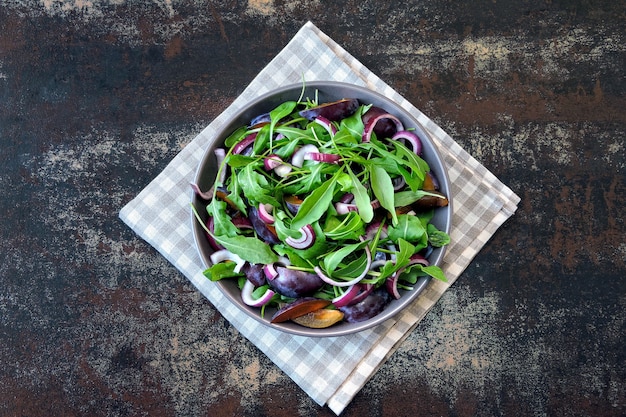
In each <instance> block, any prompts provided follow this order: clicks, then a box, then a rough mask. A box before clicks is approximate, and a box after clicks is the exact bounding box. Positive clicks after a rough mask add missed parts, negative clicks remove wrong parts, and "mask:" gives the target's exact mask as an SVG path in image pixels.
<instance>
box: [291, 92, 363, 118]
mask: <svg viewBox="0 0 626 417" xmlns="http://www.w3.org/2000/svg"><path fill="white" fill-rule="evenodd" d="M358 108H359V100H357V99H355V98H343V99H341V100H337V101H333V102H330V103H324V104H320V105H319V106H317V107H313V108H310V109H306V110H301V111H300V112H299V114H300V116H302V117H304V118H305V119H307V120H314V119H315V118H316V117H320V116H321V117H325V118H326V119H328V120H330V121H333V122H336V121H339V120H342V119H345V118H346V117H348V116H350V115H352V114H353V113H354V112H355V111H356V110H357V109H358Z"/></svg>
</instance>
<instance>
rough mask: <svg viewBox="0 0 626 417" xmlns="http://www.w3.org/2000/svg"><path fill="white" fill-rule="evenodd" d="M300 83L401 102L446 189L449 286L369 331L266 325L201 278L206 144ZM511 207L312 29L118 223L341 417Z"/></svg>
mask: <svg viewBox="0 0 626 417" xmlns="http://www.w3.org/2000/svg"><path fill="white" fill-rule="evenodd" d="M303 79H304V80H306V81H316V80H333V81H342V82H347V83H352V84H358V85H362V86H366V87H369V88H370V89H372V90H376V91H378V92H380V93H382V94H384V95H386V96H388V97H390V98H391V99H393V100H395V101H396V102H398V103H399V104H400V105H401V106H402V107H404V108H405V109H406V110H408V111H409V112H410V113H412V114H413V115H414V116H415V118H416V119H417V120H418V121H419V122H421V124H422V125H423V126H424V127H425V128H426V129H427V130H428V131H429V132H430V133H431V135H432V137H433V139H434V141H435V144H436V145H437V146H438V148H439V151H440V153H441V154H442V156H443V157H444V160H445V163H446V165H447V168H448V172H449V176H450V181H451V183H452V188H451V193H452V198H453V208H454V214H453V224H452V229H451V231H450V236H451V241H452V243H451V244H450V245H449V247H448V249H447V252H446V255H445V258H444V262H443V264H442V265H441V267H442V268H443V270H444V272H445V274H446V276H447V277H448V282H447V283H443V282H441V281H438V280H431V282H430V283H429V285H428V286H427V288H426V289H425V291H424V292H423V293H422V294H421V295H420V296H419V297H418V298H417V299H416V300H415V302H414V303H413V304H412V305H411V306H410V308H408V309H406V310H405V311H403V312H402V313H400V314H399V315H397V316H396V317H394V318H393V319H390V320H388V321H386V322H385V323H383V324H381V325H379V326H377V327H375V328H372V329H369V330H365V331H363V332H360V333H357V334H353V335H350V336H343V337H332V338H309V337H303V336H295V335H290V334H287V333H284V332H281V331H278V330H274V329H271V328H268V327H267V326H265V325H263V324H261V323H259V322H257V321H256V320H254V319H252V318H250V317H248V316H247V315H246V314H244V313H243V312H241V311H240V310H239V309H238V307H236V306H235V305H234V304H232V303H231V302H230V301H228V300H227V299H226V298H224V297H223V296H222V295H221V292H220V291H219V290H218V289H217V287H216V286H215V284H214V283H212V282H210V281H209V280H208V279H206V278H205V277H204V275H203V274H202V271H203V269H204V267H203V264H202V261H201V260H200V257H199V255H198V253H197V251H196V247H195V244H194V239H193V233H192V229H191V221H190V206H189V203H190V200H191V194H190V187H189V183H190V182H192V181H193V180H194V176H195V172H196V169H197V167H198V164H199V163H200V160H201V158H202V156H203V154H204V152H205V149H206V145H207V143H208V142H209V140H210V138H211V137H212V136H213V135H214V134H215V133H216V132H217V131H218V130H219V129H220V128H221V127H222V126H223V125H224V123H225V121H226V120H227V119H228V118H229V116H230V115H232V114H234V113H236V112H237V110H238V109H240V108H241V107H242V106H244V105H245V104H247V103H248V102H249V101H250V100H251V99H253V98H255V97H257V96H259V95H261V94H263V93H266V92H268V91H269V90H272V89H274V88H277V87H280V86H284V85H286V84H293V83H298V82H301V81H302V80H303ZM518 202H519V197H518V196H517V195H515V194H514V193H513V192H512V191H511V190H510V189H509V188H508V187H507V186H505V185H504V184H502V183H501V182H500V181H499V180H498V179H497V178H496V177H495V176H494V175H493V174H492V173H490V172H489V171H488V170H487V169H486V168H485V167H484V166H482V165H481V164H480V163H478V162H477V161H476V160H475V159H474V158H473V157H471V156H470V155H469V154H468V153H467V152H465V151H464V150H463V149H462V148H461V147H460V146H459V145H458V144H457V143H456V142H455V141H454V140H453V139H452V138H451V137H450V136H448V135H447V134H446V133H445V132H444V131H443V130H442V129H441V128H440V127H439V126H437V125H436V124H435V123H434V122H433V121H432V120H430V119H429V118H428V117H426V116H425V115H424V114H422V113H421V112H420V111H419V110H418V109H416V108H415V107H414V106H413V105H411V103H409V102H408V101H407V100H405V99H404V98H403V97H402V96H401V95H400V94H398V93H397V92H396V91H394V90H393V89H392V88H391V87H390V86H389V85H387V84H386V83H384V82H383V81H382V80H381V79H380V78H378V77H377V76H376V75H375V74H373V73H372V72H371V71H369V70H368V69H367V68H366V67H365V66H363V64H361V63H360V62H359V61H358V60H356V59H355V58H354V57H353V56H351V55H350V54H349V53H348V52H346V51H345V50H344V49H343V48H342V47H341V46H339V45H338V44H337V43H335V42H334V41H333V40H332V39H330V38H329V37H328V36H326V35H325V34H324V33H322V32H321V31H320V30H319V29H318V28H317V27H316V26H315V25H313V24H312V23H311V22H309V23H307V24H305V25H304V26H303V27H302V28H301V29H300V31H299V32H298V33H297V34H296V35H295V36H294V38H293V39H292V40H291V41H290V42H289V43H288V44H287V45H286V46H285V48H284V49H283V50H282V51H281V52H280V53H279V54H278V55H277V56H276V57H275V58H274V59H273V60H272V61H271V62H270V63H269V64H268V65H267V66H266V67H265V68H264V69H263V70H262V71H261V72H260V73H259V74H258V75H257V77H256V78H254V80H252V82H251V83H250V84H249V85H248V87H247V88H246V89H245V90H244V91H243V92H242V94H241V95H240V96H239V97H238V98H237V99H235V100H234V102H233V103H232V104H231V105H230V106H229V107H228V108H227V109H226V110H225V111H224V112H223V113H222V114H221V115H219V116H218V117H217V118H215V120H214V121H213V122H212V123H211V124H210V125H209V126H207V127H206V128H205V129H204V130H203V131H202V132H201V133H200V134H199V135H198V136H197V137H196V138H194V139H193V140H192V141H191V142H190V143H189V144H188V145H187V146H186V147H185V148H184V149H183V150H182V151H181V152H180V153H179V154H178V155H177V156H176V157H175V158H174V159H173V160H172V161H171V162H170V163H169V164H168V165H167V167H166V168H165V169H164V170H163V171H162V172H161V173H160V174H159V175H158V176H157V177H156V178H155V179H154V180H153V181H152V182H151V183H150V184H149V185H148V186H147V187H146V188H145V189H143V190H142V191H141V192H140V193H139V195H138V196H137V197H135V198H134V199H133V200H132V201H130V202H129V203H128V204H127V205H126V206H125V207H123V208H122V210H121V212H120V218H121V219H122V220H123V221H124V222H125V223H126V224H127V225H128V226H129V227H130V228H132V229H133V230H134V231H135V232H136V233H137V234H138V235H139V236H141V237H142V238H143V239H145V240H146V241H147V242H148V243H150V244H151V245H152V246H154V247H155V248H156V249H157V250H158V251H159V252H160V253H161V254H162V255H163V256H165V258H167V259H168V261H169V262H171V263H172V264H173V265H174V266H175V267H176V268H178V269H179V270H180V271H181V272H182V273H183V274H184V275H185V276H186V277H187V278H188V279H189V280H190V281H191V282H192V283H193V284H194V285H195V286H196V287H197V288H198V290H199V291H200V292H201V293H202V294H204V296H206V297H207V298H208V299H209V300H210V301H211V303H212V304H213V305H214V306H215V307H216V308H217V309H218V310H219V311H220V313H221V314H222V315H223V316H224V317H225V318H226V319H227V320H228V321H229V322H230V323H231V324H232V325H233V326H235V328H237V329H238V330H239V331H240V332H241V333H242V334H243V335H244V336H245V337H246V338H247V339H248V340H250V342H252V343H254V344H255V345H256V346H257V347H258V348H259V349H260V350H261V351H263V352H264V353H265V354H266V355H267V356H268V357H269V358H270V359H271V360H272V361H273V362H274V363H275V364H276V365H277V366H278V367H280V369H282V370H283V371H284V372H285V373H286V374H287V375H289V377H291V378H292V379H293V380H294V381H295V382H296V383H297V384H298V385H299V386H300V387H301V388H302V389H303V390H304V391H305V392H306V393H307V394H308V395H309V396H310V397H311V398H312V399H313V400H314V401H316V402H317V403H318V404H320V405H324V404H327V405H328V407H329V408H330V409H331V410H332V411H333V412H335V413H336V414H340V413H341V412H342V411H343V410H344V408H345V407H346V406H347V405H348V404H349V403H350V401H351V400H352V398H353V397H354V396H355V395H356V393H357V392H358V391H359V390H360V389H361V388H362V387H363V385H364V384H365V383H366V382H367V380H368V379H369V378H370V377H371V376H372V375H373V374H374V373H375V372H376V370H377V369H378V367H379V366H380V365H381V364H383V363H384V361H385V360H386V358H387V357H389V355H391V354H392V353H393V352H394V351H395V350H396V348H397V347H398V345H399V344H400V342H401V341H402V340H403V339H404V338H405V337H406V336H407V335H408V334H409V333H410V332H411V330H412V329H413V328H414V327H415V326H416V325H417V323H418V322H419V321H420V320H421V319H422V318H423V317H424V316H425V315H426V313H427V312H428V311H429V310H430V309H431V308H432V307H433V305H434V304H435V303H436V302H437V300H439V298H440V297H441V295H442V294H443V293H444V292H445V291H446V289H447V288H448V287H449V286H450V285H451V284H452V283H454V281H455V280H456V279H457V277H458V276H459V275H460V274H461V273H462V272H463V270H464V269H465V268H466V267H467V265H468V264H469V263H470V262H471V260H472V259H473V258H474V256H475V255H476V254H477V253H478V252H479V251H480V249H481V248H482V247H483V245H485V243H487V241H488V240H489V239H490V237H491V236H492V235H493V234H494V233H495V231H496V230H497V229H498V228H499V227H500V226H501V225H502V224H503V223H504V222H505V221H506V219H507V218H509V217H510V216H511V215H513V213H514V212H515V210H516V209H517V204H518ZM329 352H332V353H331V354H328V353H329Z"/></svg>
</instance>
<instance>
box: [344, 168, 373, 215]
mask: <svg viewBox="0 0 626 417" xmlns="http://www.w3.org/2000/svg"><path fill="white" fill-rule="evenodd" d="M348 173H349V174H350V178H351V179H352V190H351V191H352V194H353V195H354V203H355V204H356V207H357V209H358V212H359V216H361V219H363V221H364V222H365V223H369V222H371V221H372V219H373V218H374V209H373V208H372V202H371V200H370V196H369V195H368V194H367V189H366V188H365V186H364V185H363V184H361V181H359V179H358V178H357V176H356V175H354V172H352V170H351V169H348Z"/></svg>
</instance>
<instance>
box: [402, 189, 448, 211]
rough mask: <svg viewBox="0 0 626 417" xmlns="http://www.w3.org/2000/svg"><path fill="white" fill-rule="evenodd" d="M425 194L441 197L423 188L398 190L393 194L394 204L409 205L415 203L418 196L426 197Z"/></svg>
mask: <svg viewBox="0 0 626 417" xmlns="http://www.w3.org/2000/svg"><path fill="white" fill-rule="evenodd" d="M426 196H435V197H441V196H440V195H439V194H435V193H431V192H428V191H424V190H417V191H412V190H411V191H400V192H397V193H396V194H395V197H394V205H395V206H396V207H404V206H409V205H411V204H413V203H415V202H416V201H417V200H419V199H420V198H422V197H426Z"/></svg>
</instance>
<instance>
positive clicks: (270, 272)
mask: <svg viewBox="0 0 626 417" xmlns="http://www.w3.org/2000/svg"><path fill="white" fill-rule="evenodd" d="M263 273H264V274H265V278H267V280H268V281H271V280H273V279H275V278H276V277H277V276H278V271H276V264H267V265H265V266H264V267H263Z"/></svg>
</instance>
